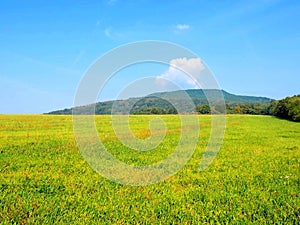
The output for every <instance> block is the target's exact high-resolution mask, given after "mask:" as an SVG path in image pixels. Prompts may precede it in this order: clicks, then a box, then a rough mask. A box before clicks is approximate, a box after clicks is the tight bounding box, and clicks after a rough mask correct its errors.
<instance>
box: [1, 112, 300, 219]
mask: <svg viewBox="0 0 300 225" xmlns="http://www.w3.org/2000/svg"><path fill="white" fill-rule="evenodd" d="M153 117H155V116H131V117H130V119H131V122H132V128H133V129H134V132H135V134H136V135H137V136H138V137H140V138H146V137H148V136H149V135H150V132H149V129H148V121H149V119H151V118H153ZM160 117H161V118H162V119H164V120H165V121H166V124H167V126H168V128H169V130H168V135H167V137H166V139H165V141H164V142H163V143H162V145H161V146H159V147H158V148H157V149H155V150H153V151H150V152H138V153H137V152H135V151H133V150H130V149H128V148H125V147H124V146H122V145H121V144H120V143H119V142H118V140H117V139H116V137H115V135H114V133H113V129H112V128H111V126H110V125H111V121H110V117H109V116H97V117H96V118H97V129H98V131H99V135H100V137H101V138H102V140H103V142H104V143H105V146H106V147H107V148H108V149H109V150H110V152H111V153H112V154H113V155H114V156H115V157H116V158H118V159H120V160H122V161H124V162H126V163H129V164H140V165H144V164H147V163H153V162H155V161H158V160H161V159H163V158H164V157H165V156H166V155H167V154H170V152H172V150H173V148H174V146H176V143H177V142H176V139H178V137H179V134H180V129H179V122H178V120H177V119H178V117H177V116H175V115H174V116H170V115H168V116H160ZM199 118H200V126H201V130H200V140H199V143H198V145H197V149H196V151H195V153H194V155H193V157H192V158H191V160H190V161H189V162H188V163H187V165H186V166H185V167H184V168H183V169H182V170H181V171H180V172H179V173H177V174H176V175H175V176H173V177H171V178H169V179H167V180H166V181H164V182H162V183H159V184H154V185H150V186H143V187H132V186H126V185H121V184H116V183H113V182H111V181H110V180H107V179H106V178H103V177H102V176H100V175H99V174H97V173H96V172H95V171H93V170H92V169H91V168H90V166H89V165H88V164H87V163H86V162H85V160H84V159H83V157H82V156H81V154H80V152H79V149H78V148H77V144H76V141H75V138H74V134H73V128H72V116H53V115H0V171H1V173H0V191H1V194H0V223H1V224H11V223H15V224H27V223H28V224H52V223H58V224H63V223H65V224H105V223H106V224H109V223H113V224H133V223H134V224H137V223H144V224H158V223H161V224H198V223H211V224H216V223H218V222H219V223H222V224H223V223H231V224H241V223H254V224H273V223H275V224H276V223H277V224H282V223H285V224H296V223H300V172H299V171H300V123H294V122H290V121H286V120H281V119H277V118H274V117H271V116H249V115H228V116H227V130H226V134H225V139H224V142H223V145H222V148H221V150H220V152H219V154H218V156H217V158H216V160H215V161H214V162H213V163H212V165H211V166H210V167H209V168H208V169H207V170H206V171H204V172H200V171H199V162H200V159H201V154H202V153H203V151H204V149H205V146H206V143H207V140H208V138H209V133H210V116H199Z"/></svg>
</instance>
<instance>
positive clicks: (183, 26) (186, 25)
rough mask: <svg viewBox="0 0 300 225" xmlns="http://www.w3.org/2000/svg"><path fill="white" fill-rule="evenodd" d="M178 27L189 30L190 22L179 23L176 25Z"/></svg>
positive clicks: (178, 28)
mask: <svg viewBox="0 0 300 225" xmlns="http://www.w3.org/2000/svg"><path fill="white" fill-rule="evenodd" d="M176 29H177V30H188V29H190V25H188V24H178V25H177V26H176Z"/></svg>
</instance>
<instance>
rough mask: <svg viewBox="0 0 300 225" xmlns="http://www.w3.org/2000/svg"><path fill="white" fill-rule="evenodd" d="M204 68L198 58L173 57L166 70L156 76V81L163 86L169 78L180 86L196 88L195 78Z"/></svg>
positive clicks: (196, 78)
mask: <svg viewBox="0 0 300 225" xmlns="http://www.w3.org/2000/svg"><path fill="white" fill-rule="evenodd" d="M204 69H205V66H204V64H203V63H202V61H201V60H200V59H199V58H190V59H187V58H177V59H173V60H171V61H170V66H169V68H168V70H167V71H166V72H165V73H163V74H161V75H159V76H158V77H157V78H156V83H157V84H158V85H163V86H164V85H167V84H168V83H169V82H168V80H169V81H172V82H174V83H175V84H177V85H178V86H180V87H182V88H197V87H198V85H197V82H196V80H199V78H200V73H201V71H203V70H204Z"/></svg>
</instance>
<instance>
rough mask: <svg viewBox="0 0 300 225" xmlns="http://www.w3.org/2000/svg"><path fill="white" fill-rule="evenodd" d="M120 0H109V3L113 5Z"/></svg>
mask: <svg viewBox="0 0 300 225" xmlns="http://www.w3.org/2000/svg"><path fill="white" fill-rule="evenodd" d="M117 1H118V0H108V1H107V5H110V6H113V5H115V4H116V3H117Z"/></svg>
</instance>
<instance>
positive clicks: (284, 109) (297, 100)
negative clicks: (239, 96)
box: [196, 95, 300, 122]
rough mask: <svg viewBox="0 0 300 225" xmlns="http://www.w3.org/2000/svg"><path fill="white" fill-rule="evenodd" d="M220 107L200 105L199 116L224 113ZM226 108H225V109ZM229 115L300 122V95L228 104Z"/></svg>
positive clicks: (198, 107)
mask: <svg viewBox="0 0 300 225" xmlns="http://www.w3.org/2000/svg"><path fill="white" fill-rule="evenodd" d="M218 108H221V107H220V106H218V105H215V106H209V105H208V104H205V105H198V106H197V107H196V111H197V112H198V113H199V114H211V113H212V114H219V113H223V112H222V111H221V110H219V109H218ZM223 108H224V107H223ZM226 113H227V114H252V115H273V116H276V117H279V118H283V119H288V120H291V121H297V122H300V95H295V96H292V97H286V98H284V99H281V100H277V101H275V100H274V101H271V102H269V103H227V104H226Z"/></svg>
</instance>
